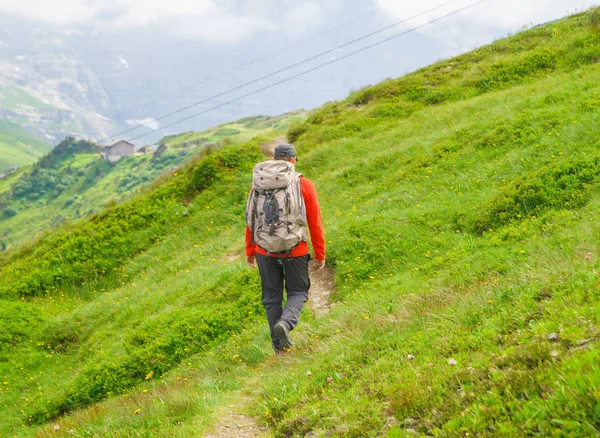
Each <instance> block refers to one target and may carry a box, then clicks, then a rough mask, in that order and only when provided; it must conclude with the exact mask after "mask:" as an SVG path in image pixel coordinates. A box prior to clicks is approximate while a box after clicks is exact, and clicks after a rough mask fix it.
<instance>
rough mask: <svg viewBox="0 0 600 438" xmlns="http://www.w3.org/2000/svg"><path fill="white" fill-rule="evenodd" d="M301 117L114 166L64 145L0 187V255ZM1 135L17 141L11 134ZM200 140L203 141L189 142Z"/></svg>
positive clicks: (249, 123)
mask: <svg viewBox="0 0 600 438" xmlns="http://www.w3.org/2000/svg"><path fill="white" fill-rule="evenodd" d="M303 114H304V113H303V112H294V113H290V114H286V115H283V116H279V117H266V116H258V117H249V118H247V119H245V120H240V121H237V122H234V123H230V124H224V125H221V126H219V127H217V128H213V129H209V130H206V131H200V132H192V133H187V134H183V135H181V136H173V137H166V140H163V141H162V142H161V144H168V145H169V149H167V150H166V151H164V152H162V153H161V154H159V155H156V156H155V155H153V154H148V155H144V156H132V157H126V158H125V159H122V160H120V161H119V162H118V163H117V164H116V165H114V166H111V165H110V164H108V163H107V162H106V161H105V160H103V159H102V156H101V155H100V153H98V152H97V150H96V148H95V147H93V146H91V147H87V148H84V149H83V150H79V151H78V152H77V153H71V152H69V153H61V152H60V150H61V146H65V147H68V146H69V145H74V144H75V143H74V142H72V141H71V140H66V141H64V142H62V143H61V145H59V146H57V148H56V149H55V150H53V151H52V152H50V153H49V154H47V155H46V156H45V157H44V158H41V160H40V161H39V162H38V163H37V164H36V165H35V166H32V167H31V168H29V169H27V170H26V171H25V172H24V173H20V174H19V175H18V176H17V175H14V176H11V178H10V179H9V180H4V181H0V249H1V248H6V247H12V246H14V245H17V244H19V243H22V242H24V241H25V240H27V239H31V237H32V236H36V235H38V234H39V233H40V232H43V231H45V230H48V229H51V228H52V227H56V226H58V225H60V224H62V223H63V222H65V221H66V220H71V221H73V220H76V219H81V218H83V217H86V216H88V215H90V214H93V213H94V212H98V211H100V210H101V209H102V207H103V206H104V205H107V204H109V203H111V202H122V201H123V200H125V199H127V198H129V197H130V196H131V195H132V194H134V193H137V192H138V191H139V190H142V189H143V188H146V187H148V186H150V185H151V184H152V183H153V182H154V181H155V180H156V179H157V178H159V177H160V176H161V175H162V174H164V173H165V172H173V171H174V170H175V169H176V168H177V167H178V166H181V165H182V164H183V163H185V162H187V161H189V160H190V159H191V158H192V157H194V156H195V155H196V154H198V153H200V152H201V151H202V150H204V149H205V148H206V147H215V146H216V145H218V144H225V143H226V144H228V145H231V144H236V143H240V142H244V141H248V140H250V139H251V138H253V137H256V136H260V135H265V134H266V135H280V136H281V135H284V133H285V129H287V127H289V126H290V124H291V123H294V122H297V121H303V120H305V116H304V115H303ZM6 135H7V137H8V138H13V139H14V138H16V137H14V133H13V131H9V132H7V134H6ZM199 138H202V139H205V140H202V141H196V140H194V139H199ZM190 139H191V140H190ZM167 140H168V141H167ZM0 141H1V140H0ZM80 143H81V144H85V142H80ZM58 155H60V157H58Z"/></svg>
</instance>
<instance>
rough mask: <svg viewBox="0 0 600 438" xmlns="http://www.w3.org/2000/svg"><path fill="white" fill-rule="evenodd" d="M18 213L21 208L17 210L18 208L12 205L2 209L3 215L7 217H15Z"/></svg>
mask: <svg viewBox="0 0 600 438" xmlns="http://www.w3.org/2000/svg"><path fill="white" fill-rule="evenodd" d="M17 214H19V210H17V209H16V208H12V207H7V208H5V209H4V210H3V211H2V215H3V216H4V217H5V218H9V217H14V216H16V215H17Z"/></svg>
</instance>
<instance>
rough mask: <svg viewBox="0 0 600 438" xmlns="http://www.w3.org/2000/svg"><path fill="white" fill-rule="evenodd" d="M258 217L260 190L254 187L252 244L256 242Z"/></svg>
mask: <svg viewBox="0 0 600 438" xmlns="http://www.w3.org/2000/svg"><path fill="white" fill-rule="evenodd" d="M257 217H258V191H257V190H256V189H254V194H253V199H252V230H251V231H252V245H254V244H255V243H256V239H255V238H254V235H255V232H256V230H255V228H256V218H257Z"/></svg>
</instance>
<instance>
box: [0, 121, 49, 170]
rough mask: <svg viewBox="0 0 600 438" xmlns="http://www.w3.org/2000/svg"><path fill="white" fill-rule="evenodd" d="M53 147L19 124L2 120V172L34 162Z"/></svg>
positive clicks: (0, 130)
mask: <svg viewBox="0 0 600 438" xmlns="http://www.w3.org/2000/svg"><path fill="white" fill-rule="evenodd" d="M51 148H52V147H51V146H50V145H49V144H48V143H45V142H44V141H43V140H42V139H40V138H38V137H36V136H35V135H33V134H30V133H28V132H27V131H25V130H24V129H22V128H20V127H19V126H17V125H13V124H11V123H7V122H4V121H2V120H0V173H2V172H5V171H6V170H8V169H10V168H11V167H13V166H18V167H21V166H26V165H29V164H32V163H34V162H35V161H36V160H37V159H38V158H40V157H41V156H42V155H44V153H46V152H48V151H49V150H50V149H51Z"/></svg>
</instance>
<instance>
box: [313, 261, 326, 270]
mask: <svg viewBox="0 0 600 438" xmlns="http://www.w3.org/2000/svg"><path fill="white" fill-rule="evenodd" d="M313 267H314V268H315V271H322V270H323V268H324V267H325V260H317V259H315V263H314V264H313Z"/></svg>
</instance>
